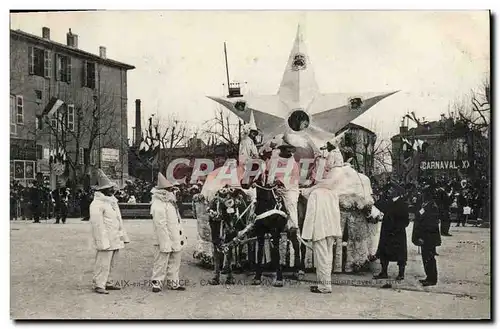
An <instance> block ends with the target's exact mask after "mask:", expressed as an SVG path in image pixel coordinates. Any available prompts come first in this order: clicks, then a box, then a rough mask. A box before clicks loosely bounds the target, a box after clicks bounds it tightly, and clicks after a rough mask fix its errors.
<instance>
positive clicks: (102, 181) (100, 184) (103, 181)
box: [95, 169, 116, 191]
mask: <svg viewBox="0 0 500 329" xmlns="http://www.w3.org/2000/svg"><path fill="white" fill-rule="evenodd" d="M115 186H116V184H115V183H113V182H112V181H111V180H110V179H109V178H108V176H106V174H105V173H104V171H102V169H97V186H95V189H96V190H97V191H99V190H104V189H107V188H110V187H115Z"/></svg>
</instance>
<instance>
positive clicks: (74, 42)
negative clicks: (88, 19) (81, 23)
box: [66, 29, 78, 48]
mask: <svg viewBox="0 0 500 329" xmlns="http://www.w3.org/2000/svg"><path fill="white" fill-rule="evenodd" d="M66 44H67V45H68V46H69V47H73V48H78V35H76V34H73V33H72V32H71V29H69V32H68V33H66Z"/></svg>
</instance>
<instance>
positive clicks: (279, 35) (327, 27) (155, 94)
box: [11, 11, 490, 139]
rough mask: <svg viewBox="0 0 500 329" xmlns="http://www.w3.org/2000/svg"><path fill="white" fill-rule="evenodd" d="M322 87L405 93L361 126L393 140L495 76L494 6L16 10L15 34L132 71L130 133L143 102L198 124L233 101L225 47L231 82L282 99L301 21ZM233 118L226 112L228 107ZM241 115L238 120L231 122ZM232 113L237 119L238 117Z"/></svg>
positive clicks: (148, 108)
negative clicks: (405, 123)
mask: <svg viewBox="0 0 500 329" xmlns="http://www.w3.org/2000/svg"><path fill="white" fill-rule="evenodd" d="M298 24H300V25H301V29H302V33H303V36H304V39H305V43H306V46H307V50H308V53H309V56H310V59H311V62H312V65H313V67H314V70H315V76H316V80H317V82H318V85H319V88H320V90H321V92H324V93H330V92H385V91H394V90H400V92H399V93H397V94H395V95H393V96H390V97H388V98H386V99H384V100H383V101H381V102H380V103H378V104H377V105H375V106H374V107H372V108H371V109H370V110H368V111H367V112H366V113H364V114H363V115H361V116H360V117H358V118H357V119H356V120H354V123H357V124H360V125H363V126H365V127H367V128H369V129H371V130H373V131H375V132H376V133H377V134H378V136H379V138H381V139H387V138H389V137H391V136H392V135H394V134H397V133H398V131H399V125H400V122H401V117H402V116H403V115H404V114H405V113H407V112H408V111H415V112H416V114H417V116H418V117H425V119H426V120H431V119H438V118H439V116H440V114H441V113H447V111H448V105H449V104H450V103H452V102H454V101H455V100H457V99H460V98H462V97H463V95H464V94H465V93H468V92H470V91H471V89H476V88H478V87H479V86H480V85H481V84H482V83H483V81H484V80H485V79H486V78H487V77H488V76H489V70H490V35H489V33H490V32H489V31H490V27H489V13H488V12H487V11H454V12H452V11H450V12H446V11H435V12H431V11H427V12H426V11H307V12H294V11H101V12H59V13H28V14H26V13H23V14H11V28H12V29H21V30H23V31H25V32H28V33H32V34H35V35H39V36H41V33H42V27H43V26H46V27H49V28H50V30H51V39H52V40H55V41H58V42H61V43H65V40H66V33H67V32H68V29H69V28H71V30H72V32H73V33H75V34H77V35H78V46H79V48H80V49H83V50H85V51H88V52H91V53H94V54H99V46H105V47H106V48H107V57H108V58H111V59H114V60H118V61H121V62H125V63H127V64H131V65H134V66H135V67H136V69H134V70H132V71H129V73H128V125H129V138H132V129H131V127H132V126H135V99H141V101H142V116H143V127H144V122H145V121H146V119H147V118H148V117H149V115H151V114H152V113H155V114H157V115H158V116H160V117H161V118H164V119H165V118H168V117H169V116H172V115H174V116H176V117H177V118H179V119H180V120H183V121H187V122H188V123H189V124H190V125H193V126H201V125H202V124H203V122H205V121H206V120H209V119H211V118H212V117H213V115H214V111H215V110H216V109H217V107H218V106H217V105H216V103H215V102H213V101H211V100H210V99H208V98H206V96H208V95H211V96H224V95H225V89H224V88H225V87H224V86H223V85H222V84H223V83H224V82H225V80H226V73H225V64H224V52H223V44H224V42H226V43H227V49H228V62H229V71H230V75H231V80H235V81H245V82H247V84H246V92H248V93H253V94H258V95H265V94H276V92H277V90H278V87H279V84H280V82H281V78H282V75H283V72H284V69H285V65H286V62H287V59H288V56H289V53H290V50H291V48H292V45H293V41H294V39H295V34H296V30H297V25H298ZM227 113H229V111H228V112H227ZM233 116H234V115H233ZM234 117H235V116H234Z"/></svg>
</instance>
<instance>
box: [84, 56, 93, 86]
mask: <svg viewBox="0 0 500 329" xmlns="http://www.w3.org/2000/svg"><path fill="white" fill-rule="evenodd" d="M95 71H96V69H95V63H93V62H87V61H84V62H83V86H84V87H88V88H91V89H95V86H96V80H95V76H96V74H95Z"/></svg>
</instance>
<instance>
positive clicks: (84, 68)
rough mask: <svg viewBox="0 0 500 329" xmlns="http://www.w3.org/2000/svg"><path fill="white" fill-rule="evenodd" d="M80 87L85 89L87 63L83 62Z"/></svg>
mask: <svg viewBox="0 0 500 329" xmlns="http://www.w3.org/2000/svg"><path fill="white" fill-rule="evenodd" d="M82 80H83V81H82V87H87V61H83V72H82Z"/></svg>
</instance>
